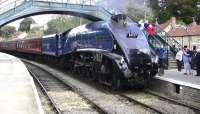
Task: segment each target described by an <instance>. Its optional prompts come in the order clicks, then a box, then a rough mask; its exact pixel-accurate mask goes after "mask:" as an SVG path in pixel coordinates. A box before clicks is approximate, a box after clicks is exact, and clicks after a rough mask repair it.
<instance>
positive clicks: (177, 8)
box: [151, 0, 199, 24]
mask: <svg viewBox="0 0 200 114" xmlns="http://www.w3.org/2000/svg"><path fill="white" fill-rule="evenodd" d="M151 1H152V2H153V1H154V0H151ZM165 1H166V3H165V5H164V6H160V9H159V8H157V12H158V14H156V13H155V15H158V16H157V17H159V18H158V19H159V22H161V23H163V22H166V21H167V20H168V19H169V17H171V16H175V17H176V18H177V19H178V20H180V21H183V22H184V23H186V24H189V23H191V22H192V19H193V17H195V19H197V20H198V18H199V16H198V13H197V12H198V8H197V2H198V1H199V0H165ZM152 4H153V3H152ZM151 7H153V5H151Z"/></svg>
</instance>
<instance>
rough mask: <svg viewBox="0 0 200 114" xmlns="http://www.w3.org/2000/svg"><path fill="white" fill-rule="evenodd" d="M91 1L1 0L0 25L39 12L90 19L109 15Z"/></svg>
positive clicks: (103, 17) (100, 18)
mask: <svg viewBox="0 0 200 114" xmlns="http://www.w3.org/2000/svg"><path fill="white" fill-rule="evenodd" d="M77 1H78V2H77ZM92 1H94V0H2V1H0V27H2V26H4V25H5V24H8V23H10V22H12V21H15V20H17V19H20V18H24V17H28V16H33V15H39V14H67V15H73V16H79V17H83V18H86V19H89V20H91V21H98V20H107V19H109V18H110V17H111V13H109V12H108V11H107V10H105V9H104V8H103V7H100V6H95V5H93V4H92Z"/></svg>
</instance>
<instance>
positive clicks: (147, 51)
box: [139, 48, 149, 54]
mask: <svg viewBox="0 0 200 114" xmlns="http://www.w3.org/2000/svg"><path fill="white" fill-rule="evenodd" d="M139 51H140V52H143V53H146V54H149V50H148V49H146V48H142V49H139Z"/></svg>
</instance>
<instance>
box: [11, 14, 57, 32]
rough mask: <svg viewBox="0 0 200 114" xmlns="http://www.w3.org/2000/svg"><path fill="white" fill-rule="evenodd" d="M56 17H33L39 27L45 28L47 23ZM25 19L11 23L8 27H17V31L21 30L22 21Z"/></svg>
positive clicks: (46, 15) (48, 15)
mask: <svg viewBox="0 0 200 114" xmlns="http://www.w3.org/2000/svg"><path fill="white" fill-rule="evenodd" d="M54 16H55V15H53V14H45V15H37V16H31V17H32V18H33V19H34V20H35V22H36V24H38V25H39V26H44V25H46V23H47V22H48V21H50V20H51V19H52V17H54ZM22 20H23V19H19V20H17V21H14V22H12V23H9V24H8V25H10V26H15V27H16V28H17V29H18V28H19V23H20V22H21V21H22Z"/></svg>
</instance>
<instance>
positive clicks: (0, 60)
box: [0, 52, 44, 114]
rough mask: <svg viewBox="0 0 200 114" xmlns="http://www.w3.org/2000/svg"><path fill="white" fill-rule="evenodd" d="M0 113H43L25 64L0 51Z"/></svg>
mask: <svg viewBox="0 0 200 114" xmlns="http://www.w3.org/2000/svg"><path fill="white" fill-rule="evenodd" d="M0 90H1V92H0V112H1V114H44V112H43V109H42V106H41V102H40V99H39V96H38V93H37V90H36V87H35V85H34V82H33V79H32V77H31V76H30V74H29V72H28V70H27V69H26V67H25V65H24V64H23V63H22V62H21V61H20V60H19V59H18V58H16V57H14V56H11V55H8V54H4V53H1V52H0Z"/></svg>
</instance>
